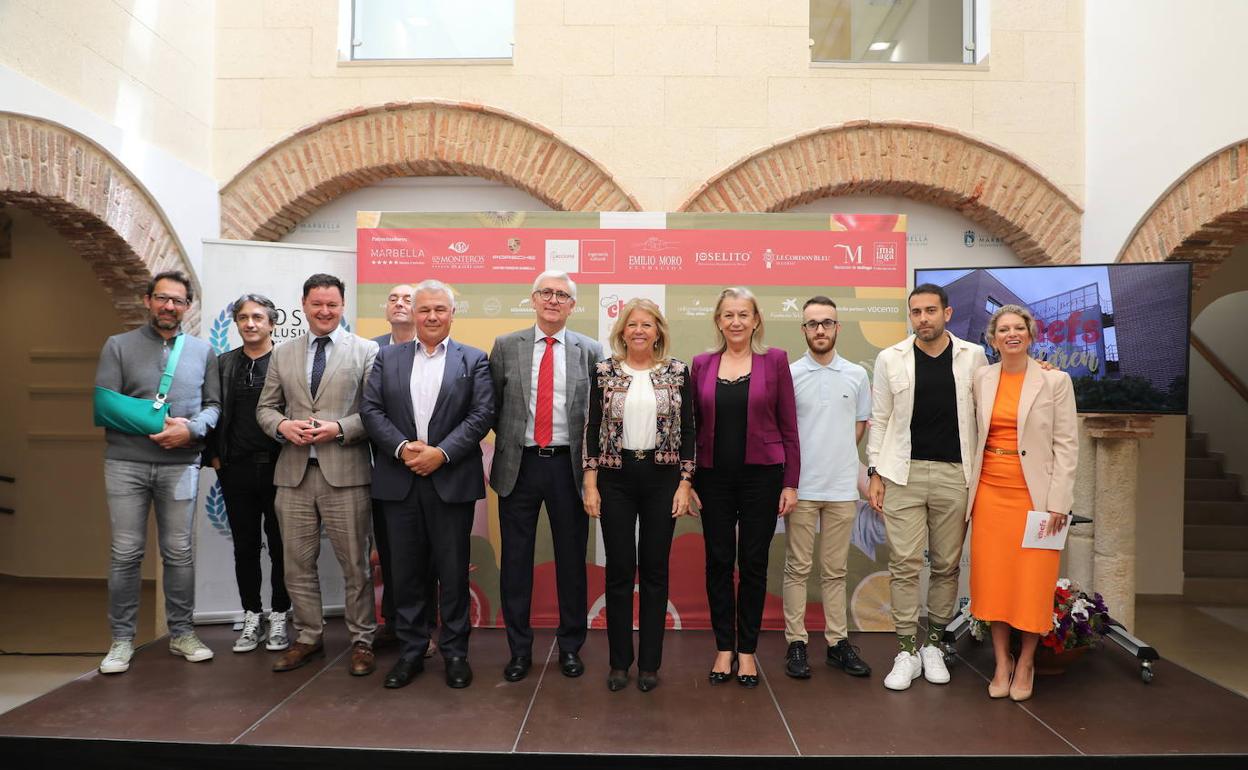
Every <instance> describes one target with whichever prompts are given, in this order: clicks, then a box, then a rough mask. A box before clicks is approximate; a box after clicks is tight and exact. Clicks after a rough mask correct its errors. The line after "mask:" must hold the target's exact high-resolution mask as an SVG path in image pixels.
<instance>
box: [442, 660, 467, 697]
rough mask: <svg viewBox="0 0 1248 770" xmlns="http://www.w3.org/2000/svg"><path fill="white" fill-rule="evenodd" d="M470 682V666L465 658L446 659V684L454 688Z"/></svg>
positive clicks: (462, 686)
mask: <svg viewBox="0 0 1248 770" xmlns="http://www.w3.org/2000/svg"><path fill="white" fill-rule="evenodd" d="M470 684H472V667H470V666H469V665H468V659H467V658H447V659H446V686H447V687H454V688H455V689H456V690H458V689H461V688H464V687H467V686H468V685H470Z"/></svg>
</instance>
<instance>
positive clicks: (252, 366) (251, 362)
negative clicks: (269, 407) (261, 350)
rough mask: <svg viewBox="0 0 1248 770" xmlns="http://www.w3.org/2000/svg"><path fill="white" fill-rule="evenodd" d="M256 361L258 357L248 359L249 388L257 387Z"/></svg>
mask: <svg viewBox="0 0 1248 770" xmlns="http://www.w3.org/2000/svg"><path fill="white" fill-rule="evenodd" d="M256 361H257V359H255V358H251V359H248V361H247V387H249V388H252V387H255V385H256V382H255V373H256Z"/></svg>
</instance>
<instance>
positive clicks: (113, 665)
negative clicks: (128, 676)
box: [100, 639, 134, 674]
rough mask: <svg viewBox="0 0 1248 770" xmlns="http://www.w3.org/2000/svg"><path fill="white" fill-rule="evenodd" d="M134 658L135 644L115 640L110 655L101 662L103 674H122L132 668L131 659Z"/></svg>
mask: <svg viewBox="0 0 1248 770" xmlns="http://www.w3.org/2000/svg"><path fill="white" fill-rule="evenodd" d="M133 657H134V642H132V641H130V640H129V639H114V640H113V643H112V645H111V646H110V647H109V648H108V654H107V655H105V656H104V660H102V661H100V673H101V674H120V673H122V672H123V671H127V670H128V669H129V668H130V659H131V658H133Z"/></svg>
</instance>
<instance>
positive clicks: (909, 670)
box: [884, 650, 923, 690]
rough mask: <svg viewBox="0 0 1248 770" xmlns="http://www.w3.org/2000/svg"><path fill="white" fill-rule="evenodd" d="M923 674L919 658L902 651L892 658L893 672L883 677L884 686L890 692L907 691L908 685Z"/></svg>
mask: <svg viewBox="0 0 1248 770" xmlns="http://www.w3.org/2000/svg"><path fill="white" fill-rule="evenodd" d="M922 673H923V662H922V661H921V660H919V656H918V655H915V654H913V653H909V652H906V651H905V650H902V651H901V652H899V653H897V657H895V658H893V670H892V671H889V672H888V676H886V677H884V686H885V687H887V688H888V689H890V690H908V689H910V683H911V682H913V681H914V680H915V679H918V678H919V674H922Z"/></svg>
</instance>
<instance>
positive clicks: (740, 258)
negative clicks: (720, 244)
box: [693, 251, 750, 264]
mask: <svg viewBox="0 0 1248 770" xmlns="http://www.w3.org/2000/svg"><path fill="white" fill-rule="evenodd" d="M693 261H694V262H709V263H716V262H718V263H721V264H741V263H743V262H749V261H750V252H748V251H695V252H694V253H693Z"/></svg>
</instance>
